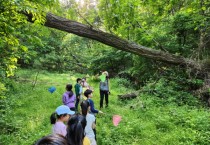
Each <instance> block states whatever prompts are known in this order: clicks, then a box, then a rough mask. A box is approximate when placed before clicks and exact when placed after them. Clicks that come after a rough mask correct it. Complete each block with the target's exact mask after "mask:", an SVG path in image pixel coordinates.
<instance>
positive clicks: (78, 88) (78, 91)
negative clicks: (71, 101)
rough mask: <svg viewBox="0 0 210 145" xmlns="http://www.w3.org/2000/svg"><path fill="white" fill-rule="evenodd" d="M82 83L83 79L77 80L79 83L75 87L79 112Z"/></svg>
mask: <svg viewBox="0 0 210 145" xmlns="http://www.w3.org/2000/svg"><path fill="white" fill-rule="evenodd" d="M81 81H82V79H80V78H77V83H76V85H75V86H74V88H75V94H76V104H75V110H76V111H78V104H79V101H80V95H81V88H80V87H81V85H80V84H81Z"/></svg>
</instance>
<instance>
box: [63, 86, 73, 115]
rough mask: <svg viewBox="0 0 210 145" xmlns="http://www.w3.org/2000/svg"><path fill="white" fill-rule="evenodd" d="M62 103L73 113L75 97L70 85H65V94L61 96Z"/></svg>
mask: <svg viewBox="0 0 210 145" xmlns="http://www.w3.org/2000/svg"><path fill="white" fill-rule="evenodd" d="M62 101H63V104H64V105H66V106H68V107H69V108H70V109H71V110H72V111H75V101H76V96H75V95H74V93H73V91H72V85H71V84H67V85H66V92H65V93H64V94H63V98H62Z"/></svg>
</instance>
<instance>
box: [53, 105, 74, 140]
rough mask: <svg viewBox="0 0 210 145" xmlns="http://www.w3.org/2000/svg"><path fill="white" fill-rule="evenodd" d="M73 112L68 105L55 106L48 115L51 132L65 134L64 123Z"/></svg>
mask: <svg viewBox="0 0 210 145" xmlns="http://www.w3.org/2000/svg"><path fill="white" fill-rule="evenodd" d="M74 113H75V112H74V111H71V110H70V109H69V107H68V106H66V105H61V106H59V107H57V108H56V110H55V112H54V113H52V115H51V116H50V122H51V124H53V127H52V134H60V135H62V136H64V137H65V136H66V134H67V132H66V125H65V124H64V123H65V122H67V121H68V120H69V118H71V115H73V114H74Z"/></svg>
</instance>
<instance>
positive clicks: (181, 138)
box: [0, 70, 210, 145]
mask: <svg viewBox="0 0 210 145" xmlns="http://www.w3.org/2000/svg"><path fill="white" fill-rule="evenodd" d="M17 76H18V78H17V79H16V82H14V83H12V85H13V88H14V89H11V90H10V91H9V93H8V94H7V96H8V97H7V101H6V104H7V108H6V113H5V114H4V115H3V118H2V119H1V123H2V124H3V125H4V126H3V128H2V129H1V134H0V144H2V145H20V144H21V145H29V144H32V143H33V142H34V141H36V140H37V139H39V138H41V137H42V136H45V135H48V134H50V133H51V127H52V126H51V124H50V120H49V116H50V115H51V113H52V112H54V110H55V108H56V107H57V106H59V105H61V104H62V102H61V97H62V94H63V92H64V91H65V85H66V84H67V83H72V84H75V82H76V78H77V77H83V75H80V74H73V73H72V72H69V73H66V74H56V73H48V72H45V71H42V72H40V74H39V76H38V81H37V84H36V86H35V88H34V89H32V83H33V80H34V78H35V76H36V71H34V70H19V71H18V72H17ZM88 82H89V84H90V85H91V86H93V87H94V88H95V91H94V97H93V100H94V102H95V107H96V108H99V91H98V86H99V82H98V81H97V80H95V79H92V78H89V79H88ZM120 82H121V80H120V79H117V78H115V79H112V80H111V95H110V97H109V99H110V103H109V104H110V105H109V107H108V108H104V109H102V111H103V112H104V113H105V114H102V115H97V142H98V145H127V144H131V145H139V144H142V145H163V144H164V145H177V144H180V145H182V144H183V145H192V144H200V145H204V144H206V145H207V144H210V140H209V136H210V114H209V109H207V108H205V107H202V106H199V107H196V106H188V105H182V106H178V105H176V103H173V102H170V103H168V104H164V105H163V104H161V103H160V102H161V99H159V98H157V97H153V96H152V95H147V94H140V96H138V98H137V99H134V100H129V101H119V100H118V99H117V95H118V94H124V93H127V92H132V91H133V90H132V89H131V88H128V87H125V86H123V85H122V84H121V83H120ZM51 86H55V87H56V92H54V93H53V94H51V93H49V92H48V90H47V89H48V88H49V87H51ZM142 103H143V106H144V107H142ZM131 106H132V107H131ZM115 114H118V115H121V116H122V121H121V122H120V123H119V125H118V126H117V127H115V126H113V124H112V116H113V115H115Z"/></svg>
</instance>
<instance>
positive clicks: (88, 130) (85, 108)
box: [80, 100, 96, 145]
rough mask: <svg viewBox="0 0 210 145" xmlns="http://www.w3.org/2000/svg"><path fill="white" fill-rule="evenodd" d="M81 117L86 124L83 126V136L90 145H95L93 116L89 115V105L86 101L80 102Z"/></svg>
mask: <svg viewBox="0 0 210 145" xmlns="http://www.w3.org/2000/svg"><path fill="white" fill-rule="evenodd" d="M80 106H81V110H82V115H83V116H85V118H86V121H87V124H86V126H85V136H87V137H88V138H89V140H90V143H91V145H96V140H95V134H94V131H93V129H95V127H96V124H95V120H96V118H95V116H94V115H93V114H90V113H89V112H90V103H89V101H88V100H85V101H82V102H81V104H80Z"/></svg>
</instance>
